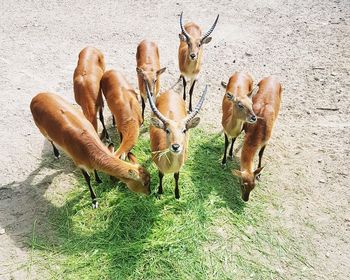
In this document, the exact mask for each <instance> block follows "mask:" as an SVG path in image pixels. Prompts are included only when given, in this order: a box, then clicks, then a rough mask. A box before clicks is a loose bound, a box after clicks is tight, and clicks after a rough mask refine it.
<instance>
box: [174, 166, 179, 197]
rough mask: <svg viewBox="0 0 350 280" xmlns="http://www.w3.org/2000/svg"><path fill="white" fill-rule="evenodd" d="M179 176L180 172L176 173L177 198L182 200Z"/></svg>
mask: <svg viewBox="0 0 350 280" xmlns="http://www.w3.org/2000/svg"><path fill="white" fill-rule="evenodd" d="M179 175H180V172H177V173H174V179H175V198H176V199H179V198H180V191H179Z"/></svg>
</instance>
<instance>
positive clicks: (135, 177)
mask: <svg viewBox="0 0 350 280" xmlns="http://www.w3.org/2000/svg"><path fill="white" fill-rule="evenodd" d="M128 177H129V179H133V180H139V179H140V177H139V174H138V173H137V171H136V170H134V169H129V170H128Z"/></svg>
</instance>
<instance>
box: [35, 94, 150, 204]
mask: <svg viewBox="0 0 350 280" xmlns="http://www.w3.org/2000/svg"><path fill="white" fill-rule="evenodd" d="M30 109H31V111H32V115H33V118H34V121H35V124H36V125H37V127H38V128H39V130H40V131H41V133H42V134H43V135H44V136H45V137H46V138H47V139H48V140H49V141H50V142H51V144H52V147H53V149H54V154H55V155H56V156H57V155H59V152H58V150H57V148H56V146H55V145H58V146H59V147H61V148H62V150H64V151H65V152H66V153H67V154H68V155H69V156H70V157H71V158H72V159H73V161H74V163H75V165H76V166H77V167H79V168H80V169H81V170H82V172H83V175H84V178H85V180H86V182H87V184H88V187H89V190H90V195H91V199H92V206H93V208H97V207H98V204H97V200H96V194H95V192H94V190H93V189H92V187H91V183H90V176H89V174H88V172H89V171H91V170H100V171H103V172H105V173H107V174H109V175H111V176H114V177H117V178H118V179H119V180H121V181H122V182H124V183H125V184H126V185H127V186H128V188H129V189H130V190H132V191H134V192H140V193H144V194H149V193H150V175H149V173H148V171H147V170H146V169H145V168H144V167H142V166H140V165H138V164H132V163H128V162H125V161H122V160H120V159H118V158H116V157H115V156H114V154H113V152H112V151H110V150H109V149H108V148H107V147H106V146H105V145H104V144H103V143H102V141H101V140H100V138H99V137H98V135H97V133H96V131H95V129H94V127H93V126H92V124H91V123H90V122H89V121H88V120H87V119H86V118H85V117H84V115H83V114H82V113H81V112H80V111H79V110H76V109H75V108H74V107H73V106H72V105H70V104H69V103H68V102H67V101H65V100H64V99H63V98H61V97H60V96H58V95H56V94H53V93H47V92H44V93H39V94H38V95H36V96H35V97H34V98H33V99H32V102H31V103H30Z"/></svg>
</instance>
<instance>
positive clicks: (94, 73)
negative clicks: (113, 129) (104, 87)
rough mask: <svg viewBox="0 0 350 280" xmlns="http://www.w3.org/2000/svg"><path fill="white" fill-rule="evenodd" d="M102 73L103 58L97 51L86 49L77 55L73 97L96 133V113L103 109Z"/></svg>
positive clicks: (91, 48) (103, 67)
mask: <svg viewBox="0 0 350 280" xmlns="http://www.w3.org/2000/svg"><path fill="white" fill-rule="evenodd" d="M104 71H105V62H104V57H103V54H102V53H101V52H100V51H99V50H98V49H96V48H93V47H86V48H84V49H83V50H82V51H81V52H80V53H79V60H78V65H77V67H76V68H75V71H74V76H73V85H74V97H75V100H76V102H77V103H78V104H79V105H80V106H81V108H82V110H83V113H84V115H85V117H86V118H87V119H88V120H89V121H90V122H91V123H92V125H93V126H94V128H95V130H96V131H97V112H99V110H100V109H101V108H103V99H102V93H101V90H100V80H101V78H102V75H103V73H104Z"/></svg>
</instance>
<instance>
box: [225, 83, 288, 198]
mask: <svg viewBox="0 0 350 280" xmlns="http://www.w3.org/2000/svg"><path fill="white" fill-rule="evenodd" d="M281 96H282V87H281V84H280V82H279V81H278V80H277V79H276V78H275V77H268V78H264V79H263V80H261V81H260V83H259V91H258V92H257V94H256V95H255V96H254V97H253V110H254V112H255V114H256V115H257V118H258V120H257V122H256V123H255V124H249V123H246V124H245V125H244V131H245V137H244V143H243V148H242V154H241V170H233V171H232V173H233V174H234V175H236V176H238V177H240V178H241V180H242V185H241V190H242V199H243V200H244V201H248V200H249V194H250V192H251V191H252V190H253V189H254V187H255V179H259V177H260V172H261V170H262V169H263V167H262V166H261V159H262V156H263V153H264V150H265V147H266V145H267V143H268V141H269V139H270V137H271V134H272V129H273V126H274V124H275V121H276V119H277V116H278V112H279V110H280V105H281ZM257 151H259V164H258V168H257V169H256V170H254V156H255V154H256V153H257Z"/></svg>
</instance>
